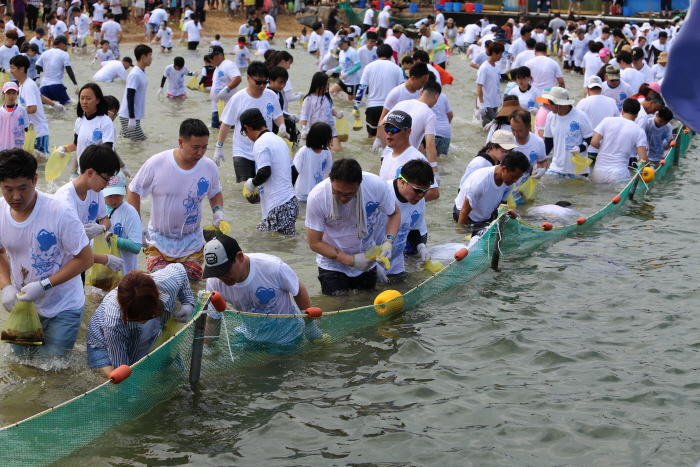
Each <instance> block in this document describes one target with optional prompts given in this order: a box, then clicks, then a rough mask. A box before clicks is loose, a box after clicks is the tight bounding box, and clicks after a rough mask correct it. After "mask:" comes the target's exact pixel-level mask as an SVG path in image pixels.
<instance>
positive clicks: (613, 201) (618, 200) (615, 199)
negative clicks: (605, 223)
mask: <svg viewBox="0 0 700 467" xmlns="http://www.w3.org/2000/svg"><path fill="white" fill-rule="evenodd" d="M620 201H622V198H620V195H617V196H615V197H614V198H613V199H612V204H617V203H619V202H620Z"/></svg>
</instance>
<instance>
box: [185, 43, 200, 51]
mask: <svg viewBox="0 0 700 467" xmlns="http://www.w3.org/2000/svg"><path fill="white" fill-rule="evenodd" d="M198 45H199V41H197V42H188V43H187V50H197V46H198Z"/></svg>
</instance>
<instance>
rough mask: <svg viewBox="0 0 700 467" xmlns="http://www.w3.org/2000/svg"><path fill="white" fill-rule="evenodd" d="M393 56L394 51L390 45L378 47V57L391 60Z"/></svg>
mask: <svg viewBox="0 0 700 467" xmlns="http://www.w3.org/2000/svg"><path fill="white" fill-rule="evenodd" d="M393 54H394V49H392V48H391V46H390V45H389V44H382V45H380V46H379V47H377V57H381V58H391V56H392V55H393Z"/></svg>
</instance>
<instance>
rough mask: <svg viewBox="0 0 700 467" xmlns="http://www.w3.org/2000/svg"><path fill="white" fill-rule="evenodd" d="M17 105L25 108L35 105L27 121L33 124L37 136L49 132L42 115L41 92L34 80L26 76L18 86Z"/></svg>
mask: <svg viewBox="0 0 700 467" xmlns="http://www.w3.org/2000/svg"><path fill="white" fill-rule="evenodd" d="M19 105H21V106H22V107H24V108H25V109H26V108H27V107H29V106H32V105H35V106H36V112H34V113H33V114H29V121H30V122H32V125H34V131H36V136H37V138H39V137H42V136H46V135H48V134H49V125H48V123H47V122H46V117H45V116H44V105H43V104H42V103H41V92H39V87H38V86H37V85H36V83H35V82H34V81H32V80H31V79H29V78H27V79H26V80H24V83H22V85H21V86H20V87H19Z"/></svg>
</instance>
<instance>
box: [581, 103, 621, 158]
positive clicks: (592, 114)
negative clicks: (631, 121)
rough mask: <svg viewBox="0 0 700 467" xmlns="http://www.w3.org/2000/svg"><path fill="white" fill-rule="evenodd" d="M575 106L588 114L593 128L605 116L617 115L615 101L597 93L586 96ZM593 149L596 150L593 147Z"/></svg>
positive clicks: (618, 113)
mask: <svg viewBox="0 0 700 467" xmlns="http://www.w3.org/2000/svg"><path fill="white" fill-rule="evenodd" d="M576 108H577V109H579V110H580V111H582V112H583V113H585V114H586V115H588V120H589V121H590V122H591V126H592V127H593V128H595V127H597V126H598V124H599V123H600V122H602V121H603V119H604V118H606V117H619V116H620V111H619V110H618V109H617V102H615V101H614V100H613V99H612V98H610V97H607V96H604V95H602V94H597V95H594V96H588V97H586V98H584V99H581V101H580V102H579V103H578V104H576ZM592 149H593V150H595V151H597V150H596V149H595V148H592Z"/></svg>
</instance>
